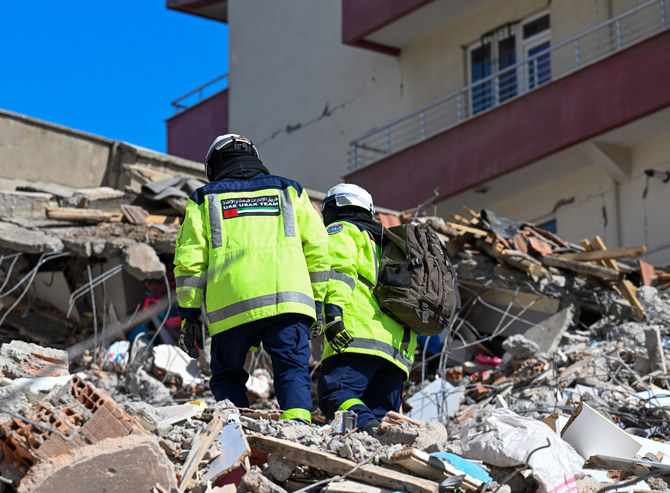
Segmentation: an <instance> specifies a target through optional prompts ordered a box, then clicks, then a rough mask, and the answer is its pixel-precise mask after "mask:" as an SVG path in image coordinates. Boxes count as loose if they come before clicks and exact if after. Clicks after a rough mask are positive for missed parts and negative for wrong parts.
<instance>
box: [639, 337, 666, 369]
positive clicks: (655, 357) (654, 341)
mask: <svg viewBox="0 0 670 493" xmlns="http://www.w3.org/2000/svg"><path fill="white" fill-rule="evenodd" d="M644 338H645V344H646V346H647V356H648V357H649V369H650V370H651V371H660V372H661V374H665V372H666V371H667V366H666V364H665V354H664V350H663V343H662V341H661V327H659V326H658V325H654V326H651V327H647V328H645V329H644Z"/></svg>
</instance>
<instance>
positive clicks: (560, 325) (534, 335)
mask: <svg viewBox="0 0 670 493" xmlns="http://www.w3.org/2000/svg"><path fill="white" fill-rule="evenodd" d="M575 313H576V309H575V307H574V305H569V306H567V307H565V308H563V309H562V310H560V311H559V312H557V313H555V314H554V315H552V316H551V317H549V318H546V319H545V320H542V321H541V322H539V323H538V324H537V325H535V326H534V327H531V328H530V329H528V330H527V331H526V332H525V334H524V337H525V338H526V339H528V340H529V341H532V342H534V343H535V344H537V346H538V349H539V350H540V352H542V353H546V354H551V353H553V352H554V351H556V348H557V347H558V344H559V343H560V342H561V337H563V334H564V333H565V332H566V331H567V330H568V329H569V328H570V327H571V326H572V324H573V322H574V319H575Z"/></svg>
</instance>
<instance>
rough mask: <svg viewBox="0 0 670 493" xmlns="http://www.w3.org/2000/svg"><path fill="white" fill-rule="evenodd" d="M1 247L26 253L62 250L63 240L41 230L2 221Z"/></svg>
mask: <svg viewBox="0 0 670 493" xmlns="http://www.w3.org/2000/svg"><path fill="white" fill-rule="evenodd" d="M0 247H3V248H7V249H8V250H13V251H15V252H25V253H43V252H62V251H63V249H64V246H63V242H62V241H61V240H60V239H58V238H56V237H55V236H50V235H48V234H46V233H42V232H41V231H34V230H32V229H26V228H22V227H21V226H17V225H15V224H11V223H5V222H0Z"/></svg>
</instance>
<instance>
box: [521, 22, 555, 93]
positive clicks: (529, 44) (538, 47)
mask: <svg viewBox="0 0 670 493" xmlns="http://www.w3.org/2000/svg"><path fill="white" fill-rule="evenodd" d="M521 31H522V33H523V40H522V41H521V50H522V56H523V58H524V59H530V60H529V61H528V67H527V69H526V71H527V73H526V81H527V84H526V87H527V89H535V88H536V87H538V86H541V85H542V84H545V83H547V82H549V81H550V80H551V55H550V54H549V53H548V50H549V47H550V46H551V42H550V39H549V38H550V31H549V14H541V15H539V16H535V17H531V18H530V19H527V20H526V21H524V22H523V23H522V27H521ZM543 52H547V53H544V54H542V53H543Z"/></svg>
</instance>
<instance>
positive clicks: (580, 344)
mask: <svg viewBox="0 0 670 493" xmlns="http://www.w3.org/2000/svg"><path fill="white" fill-rule="evenodd" d="M30 123H31V124H33V125H35V124H37V123H36V122H32V121H31V122H30ZM40 124H41V125H45V126H46V125H48V124H44V123H40ZM113 147H114V145H113V144H112V146H111V148H113ZM118 147H119V146H118V145H117V148H118ZM124 152H125V151H124ZM129 155H130V156H132V157H133V159H129V157H128V156H129ZM123 156H124V157H123V158H122V159H121V160H120V162H119V167H118V173H119V174H118V175H114V179H113V180H111V181H110V183H109V184H104V185H102V186H96V187H92V186H87V187H73V186H68V185H67V184H64V183H48V182H30V181H28V180H20V179H11V180H10V179H5V180H3V184H4V190H3V191H2V193H0V210H1V211H2V213H1V216H2V223H1V224H0V227H1V228H2V230H3V234H2V235H1V237H0V246H1V247H2V262H0V270H1V272H2V278H1V282H2V289H1V290H0V300H2V303H3V309H2V312H1V314H0V316H1V317H2V323H1V324H0V342H2V345H1V346H0V371H1V372H2V373H1V375H0V376H1V377H2V378H1V380H0V382H1V384H2V386H1V387H0V397H1V402H2V407H1V409H0V411H2V413H0V450H1V454H2V455H1V460H0V485H1V488H3V490H5V491H17V492H24V493H27V492H39V491H88V488H89V487H90V485H91V484H95V487H96V488H103V489H104V490H106V491H128V490H130V491H158V492H163V491H179V492H186V491H189V492H191V491H193V492H205V491H212V492H216V491H218V492H221V491H250V492H256V491H259V492H260V491H276V492H282V491H292V492H295V491H324V492H349V491H359V492H392V491H408V492H415V491H416V492H437V491H461V490H471V491H496V490H499V489H503V490H505V491H512V492H522V491H599V490H601V489H603V488H609V487H611V488H617V489H619V490H620V491H624V490H625V489H626V488H629V489H630V490H631V491H633V488H634V489H635V491H639V490H650V491H652V490H653V491H666V490H667V489H668V487H667V483H666V480H668V478H669V477H670V464H669V463H668V460H669V459H668V458H667V457H668V455H667V454H668V452H670V444H669V443H668V440H669V439H670V428H669V427H668V423H670V420H669V419H668V405H667V403H668V399H669V398H670V388H669V387H668V377H667V363H666V352H667V341H668V329H667V327H668V326H670V297H669V296H668V292H667V287H668V285H670V273H669V271H668V269H667V268H666V267H664V266H662V265H652V264H651V263H649V262H647V261H646V260H645V258H646V257H645V254H646V251H647V248H646V246H645V245H630V246H625V247H616V248H608V246H607V245H606V244H605V242H604V241H603V240H602V239H601V238H600V236H598V235H597V234H596V235H593V236H592V237H590V238H584V239H582V241H581V242H579V243H572V242H569V241H566V240H565V239H563V238H561V237H560V236H558V235H557V234H555V233H552V232H550V231H548V230H545V229H543V228H540V227H538V226H536V225H535V224H533V223H530V222H527V221H522V220H517V219H515V218H507V217H503V216H500V215H498V214H496V212H495V211H492V210H489V209H482V210H480V211H474V210H472V209H469V208H467V207H463V208H461V210H460V211H459V213H453V214H450V215H448V216H447V217H441V216H439V215H437V209H436V207H435V206H434V205H433V204H432V203H430V201H429V202H425V203H422V204H419V205H417V206H416V207H414V208H411V209H407V210H405V211H402V212H396V211H393V210H389V209H380V210H379V211H378V216H379V219H380V220H381V221H382V222H383V223H384V224H385V225H386V226H393V225H397V224H402V223H406V222H410V221H420V222H425V223H427V224H428V225H429V226H430V227H431V228H432V229H433V230H434V231H435V232H437V233H438V235H439V236H440V238H441V240H442V241H443V243H444V245H445V248H446V250H447V252H448V253H449V257H450V259H451V262H452V263H453V265H454V268H455V270H456V273H457V286H458V289H459V292H460V295H461V299H462V304H461V307H460V309H459V310H458V311H457V312H456V314H455V316H454V318H453V321H452V323H451V324H450V326H449V327H447V328H445V331H444V332H443V333H442V334H440V335H438V336H432V337H430V338H424V339H423V340H422V341H421V344H420V347H419V349H418V350H417V354H416V362H415V364H414V366H413V368H412V371H411V374H410V378H409V381H408V382H407V383H406V385H405V388H404V395H403V405H402V409H401V413H393V412H391V413H389V414H387V416H386V417H385V418H384V420H383V421H382V426H381V429H380V432H379V434H378V435H377V436H370V435H368V434H367V433H365V432H362V431H360V430H358V429H357V428H355V426H351V423H349V422H348V421H347V420H346V419H344V418H345V417H344V416H337V417H336V419H335V420H333V421H332V422H328V420H326V419H325V417H324V416H323V415H322V414H321V413H320V412H319V411H318V409H316V408H314V409H313V424H304V423H297V422H291V421H288V422H287V421H280V420H279V416H280V414H281V411H280V410H279V409H278V408H277V402H276V400H275V399H274V395H273V387H272V380H273V375H272V368H271V365H270V364H269V358H268V357H267V355H266V354H265V353H264V352H263V351H260V352H259V353H256V354H254V355H253V356H250V357H249V359H248V361H247V370H248V371H249V373H250V375H251V376H250V378H249V381H248V382H247V390H248V395H249V396H250V400H251V402H252V404H251V406H250V408H248V409H246V408H245V409H238V408H236V407H235V406H233V405H232V403H230V402H228V401H223V402H216V401H215V400H214V398H213V396H212V394H211V392H210V391H209V389H208V379H209V374H208V362H207V354H206V353H207V352H206V351H204V352H203V353H202V355H201V358H200V359H199V360H191V359H190V358H188V357H186V355H185V354H184V353H183V352H182V351H181V350H180V349H178V348H177V347H176V345H175V325H174V324H173V323H171V319H173V318H174V313H171V311H172V308H173V307H174V292H173V286H171V284H170V274H171V266H170V264H171V256H172V255H173V254H174V244H175V240H176V235H177V231H178V228H179V225H180V222H181V217H182V214H183V208H184V204H185V200H186V196H187V195H188V194H189V193H190V192H189V190H192V189H193V188H194V187H197V186H199V183H201V181H200V178H199V174H198V170H199V165H198V164H197V163H191V162H187V161H183V160H179V159H177V160H173V158H171V157H169V156H155V155H152V154H150V153H149V154H144V151H142V150H138V151H137V152H136V153H130V154H124V155H123ZM149 157H151V158H153V160H150V159H148V158H149ZM103 183H105V182H103ZM112 185H114V186H112ZM310 194H311V195H310V196H311V198H312V200H313V202H314V204H315V207H317V209H318V203H319V201H320V199H321V198H322V196H320V195H319V194H318V193H317V192H310ZM161 288H162V291H161ZM151 290H153V291H151ZM177 327H178V325H177ZM312 349H313V355H314V358H313V360H312V361H311V363H310V366H311V370H312V371H311V372H312V375H313V377H314V378H315V379H316V377H317V376H318V371H319V355H320V351H321V348H320V347H318V344H316V343H314V347H313V348H312ZM315 381H316V380H315ZM629 485H630V486H629ZM619 486H620V487H619Z"/></svg>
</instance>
